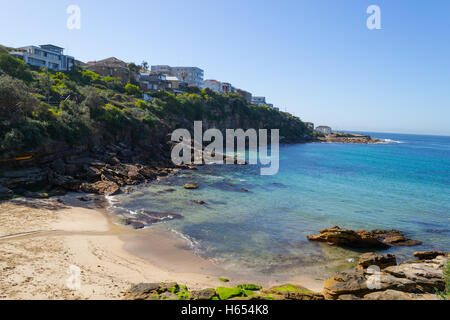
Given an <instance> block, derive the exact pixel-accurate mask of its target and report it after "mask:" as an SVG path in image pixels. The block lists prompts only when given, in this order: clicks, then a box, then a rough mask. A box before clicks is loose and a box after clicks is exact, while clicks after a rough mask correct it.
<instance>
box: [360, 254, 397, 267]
mask: <svg viewBox="0 0 450 320" xmlns="http://www.w3.org/2000/svg"><path fill="white" fill-rule="evenodd" d="M396 265H397V259H396V258H395V256H394V255H393V254H379V253H376V252H368V253H364V254H362V255H361V256H360V257H359V262H358V265H357V266H356V270H364V269H367V268H368V267H370V266H377V267H379V268H380V269H384V268H387V267H390V266H396Z"/></svg>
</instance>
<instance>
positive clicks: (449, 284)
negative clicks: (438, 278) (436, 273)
mask: <svg viewBox="0 0 450 320" xmlns="http://www.w3.org/2000/svg"><path fill="white" fill-rule="evenodd" d="M442 274H443V275H442V276H443V279H444V282H445V290H444V291H443V292H438V295H439V296H440V297H441V298H442V299H444V300H450V261H448V262H447V265H446V266H445V267H444V270H443V271H442Z"/></svg>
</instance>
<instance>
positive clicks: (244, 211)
mask: <svg viewBox="0 0 450 320" xmlns="http://www.w3.org/2000/svg"><path fill="white" fill-rule="evenodd" d="M359 133H364V134H369V135H371V136H372V137H373V138H379V139H384V141H385V143H379V144H367V145H364V144H338V143H307V144H288V145H281V146H280V171H279V173H278V174H277V175H274V176H261V175H260V170H259V167H258V166H255V165H247V166H239V165H222V166H219V165H214V166H209V165H207V166H201V167H199V170H198V171H182V172H181V173H180V174H178V175H176V176H171V177H168V178H166V179H162V180H160V181H155V182H153V183H151V184H148V185H143V186H139V187H137V188H136V190H135V191H134V192H131V193H129V194H121V195H118V196H115V197H114V198H113V199H112V203H113V207H112V208H111V211H112V212H114V213H115V214H118V215H128V216H130V215H131V216H132V215H133V214H136V213H139V212H140V211H142V210H146V211H150V212H164V213H166V212H170V213H177V214H180V215H182V216H183V218H182V219H178V220H172V221H168V222H164V223H160V224H156V225H152V226H150V227H149V228H158V229H164V230H168V231H170V232H174V233H176V234H177V235H179V236H180V237H183V238H185V239H187V240H188V241H189V243H190V245H191V247H192V250H194V251H195V252H196V254H198V255H200V256H202V257H204V258H206V259H209V260H211V261H213V262H214V263H217V264H220V265H221V266H222V267H225V268H227V269H229V270H235V271H240V272H248V273H252V274H255V273H256V274H261V275H265V276H269V277H277V276H279V277H295V276H296V275H304V274H311V275H316V276H317V275H318V274H320V275H322V276H326V275H327V274H332V273H333V272H335V271H337V270H342V269H345V268H348V267H350V266H352V265H353V264H354V261H357V257H358V255H359V254H360V252H358V251H355V250H348V249H342V248H336V247H330V246H328V245H326V244H321V243H311V242H309V241H308V240H307V239H306V237H307V235H312V234H317V233H318V232H319V230H321V229H324V228H328V227H332V226H335V225H337V226H340V227H345V228H350V229H366V230H373V229H398V230H401V231H403V232H404V233H405V235H407V236H408V237H410V238H412V239H415V240H420V241H422V242H423V244H422V245H420V246H415V247H394V248H391V249H388V250H384V251H381V252H383V253H393V254H395V255H396V256H397V258H398V259H399V260H404V259H411V258H413V257H412V253H413V252H414V251H418V250H435V249H436V250H437V249H440V250H449V249H450V245H449V244H450V137H444V136H425V135H406V134H392V133H365V132H359ZM188 182H195V183H198V184H199V185H200V189H198V190H185V189H184V188H183V185H184V184H185V183H188ZM242 188H245V189H247V190H248V192H243V191H241V189H242ZM169 189H174V190H175V191H173V190H169ZM170 191H172V192H170ZM192 200H203V201H205V202H206V204H204V205H199V204H196V203H193V202H192Z"/></svg>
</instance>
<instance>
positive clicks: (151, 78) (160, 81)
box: [137, 73, 172, 92]
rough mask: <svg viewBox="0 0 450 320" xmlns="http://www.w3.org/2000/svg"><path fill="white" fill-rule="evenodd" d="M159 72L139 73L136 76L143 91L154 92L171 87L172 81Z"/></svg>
mask: <svg viewBox="0 0 450 320" xmlns="http://www.w3.org/2000/svg"><path fill="white" fill-rule="evenodd" d="M166 77H167V76H166V75H164V74H161V73H141V74H139V76H138V77H137V81H138V82H139V86H140V88H141V89H142V91H144V92H156V91H162V90H168V89H172V88H171V85H172V83H171V82H170V81H167V78H166Z"/></svg>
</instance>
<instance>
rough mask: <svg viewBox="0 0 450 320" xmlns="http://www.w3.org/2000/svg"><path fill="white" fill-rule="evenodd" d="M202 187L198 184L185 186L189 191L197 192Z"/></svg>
mask: <svg viewBox="0 0 450 320" xmlns="http://www.w3.org/2000/svg"><path fill="white" fill-rule="evenodd" d="M199 187H200V186H199V185H198V184H197V183H186V184H185V185H184V188H185V189H187V190H195V189H198V188H199Z"/></svg>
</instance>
